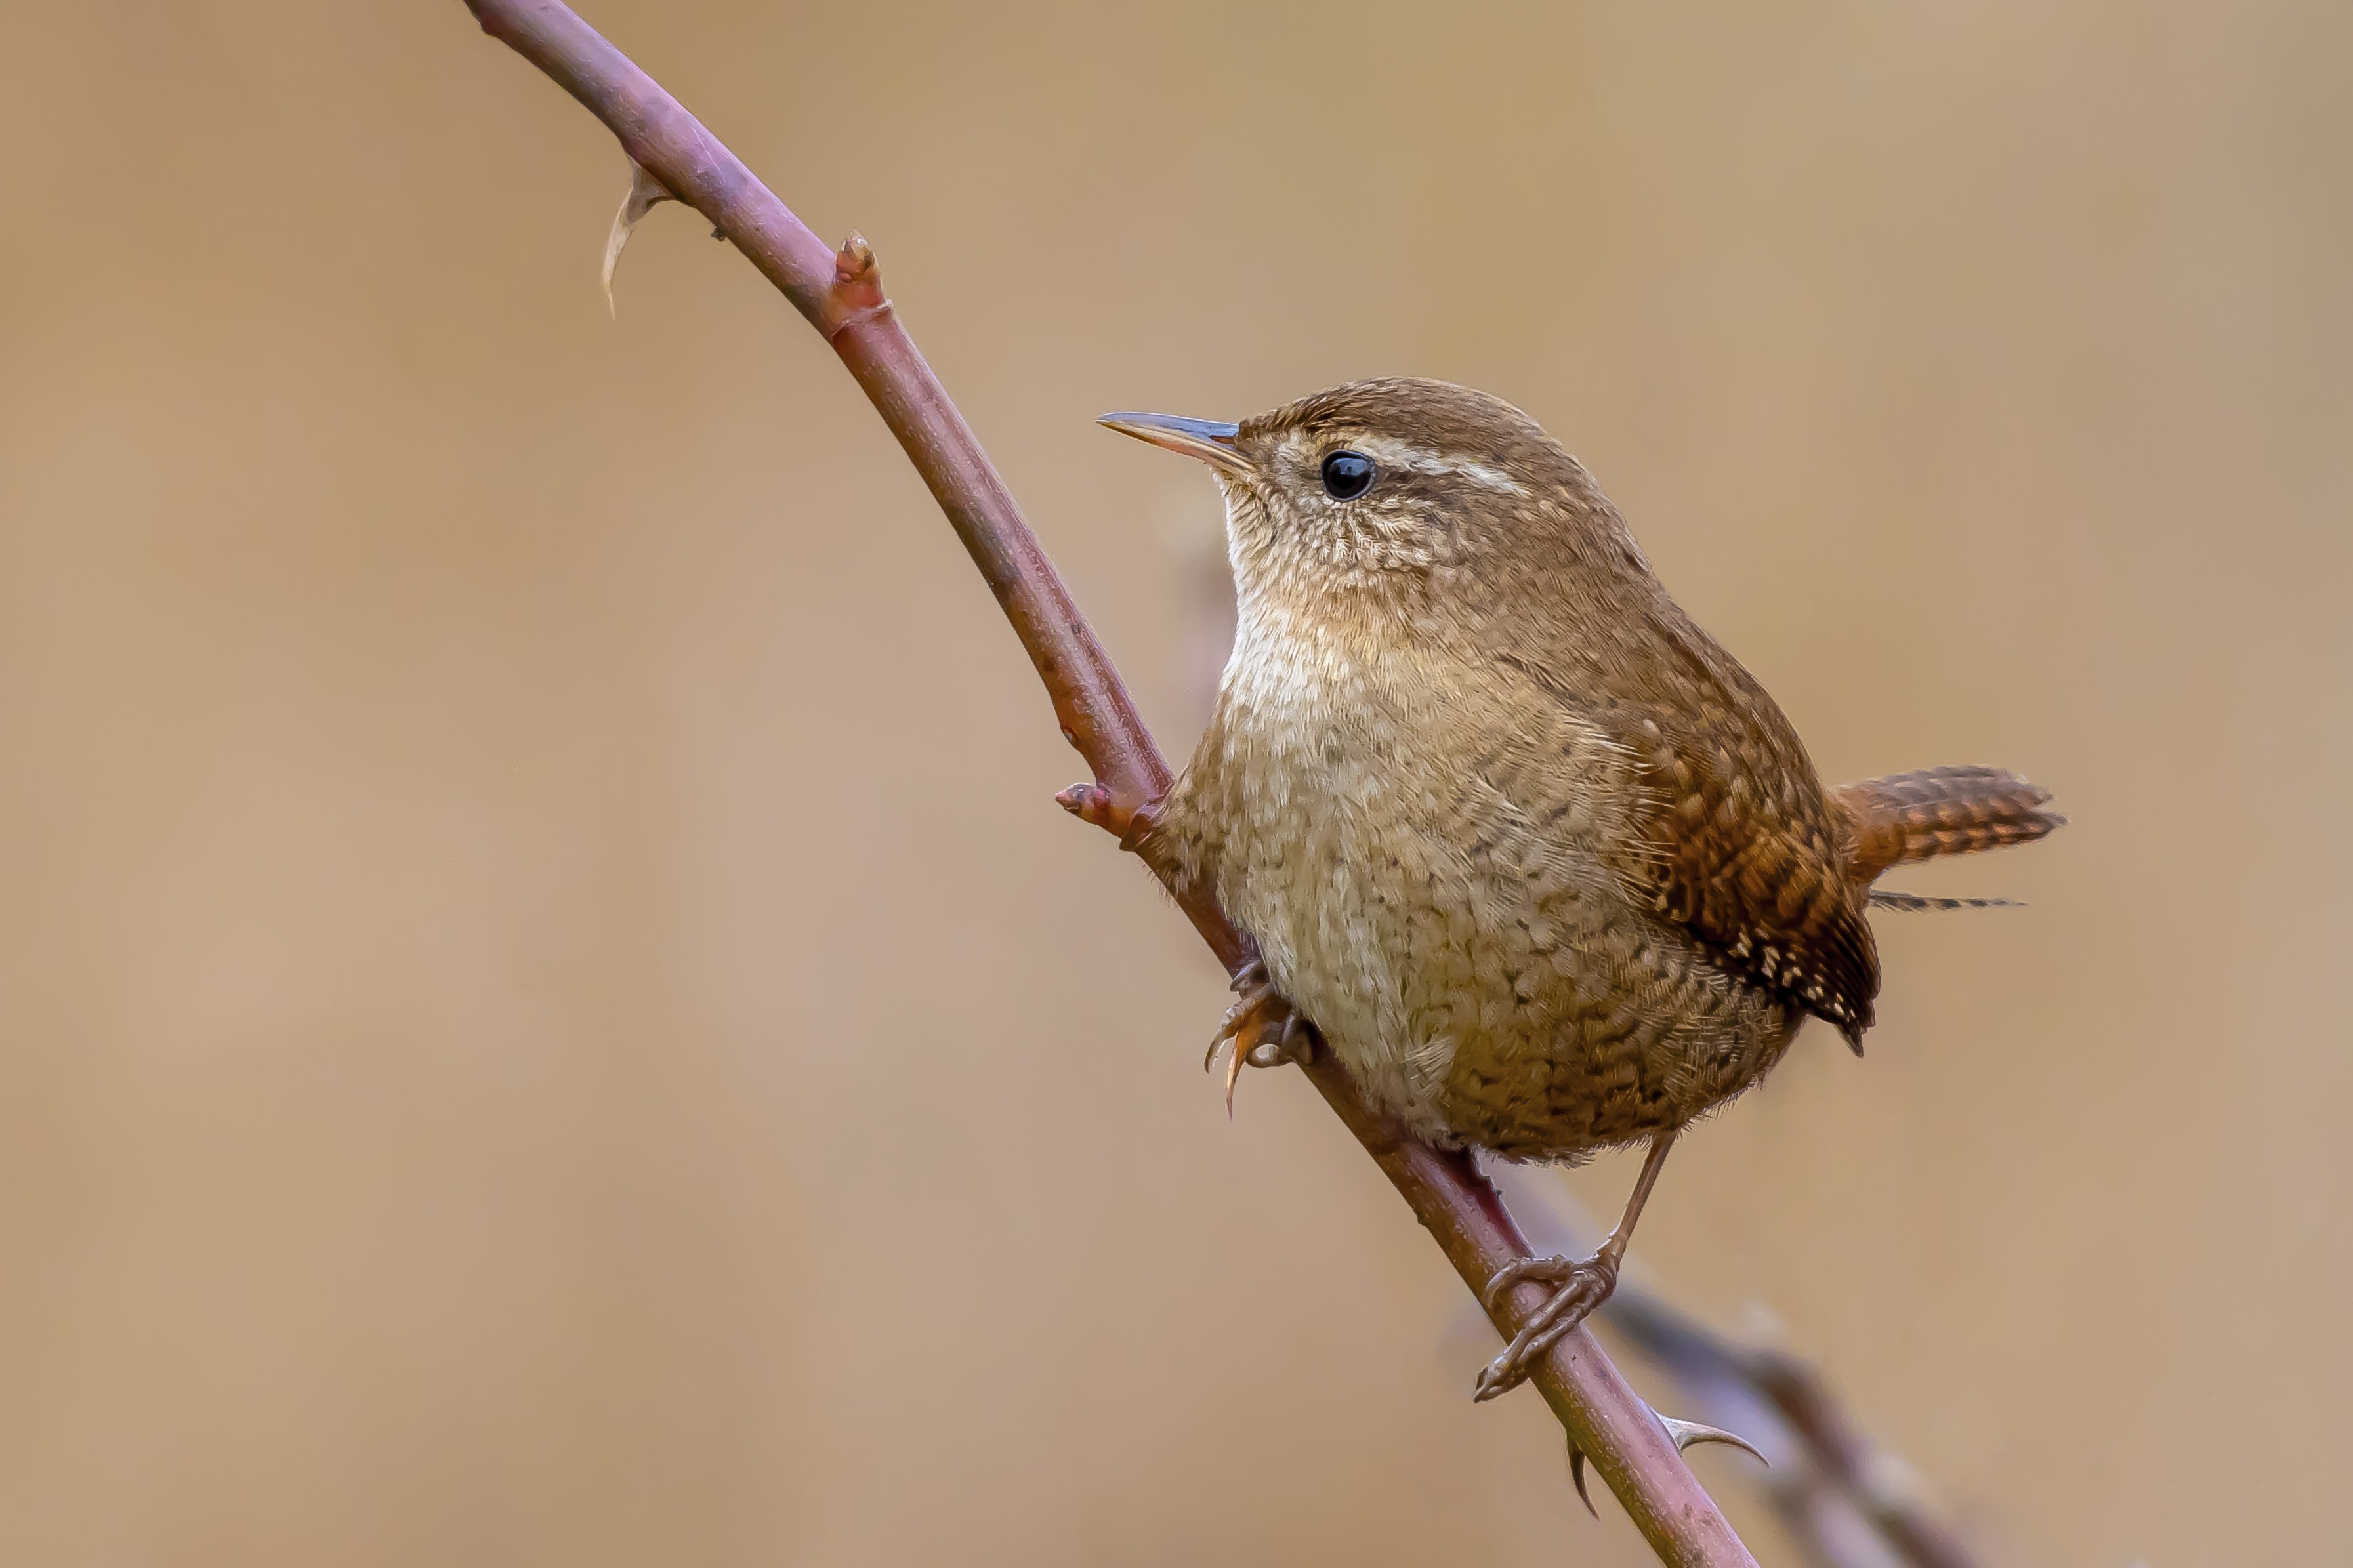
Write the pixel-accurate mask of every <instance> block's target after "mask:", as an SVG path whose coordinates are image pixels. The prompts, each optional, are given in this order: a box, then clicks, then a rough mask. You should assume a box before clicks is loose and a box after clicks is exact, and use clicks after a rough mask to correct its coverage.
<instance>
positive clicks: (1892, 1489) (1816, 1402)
mask: <svg viewBox="0 0 2353 1568" xmlns="http://www.w3.org/2000/svg"><path fill="white" fill-rule="evenodd" d="M1499 1180H1500V1183H1501V1184H1502V1185H1503V1186H1504V1189H1505V1190H1506V1192H1507V1193H1508V1194H1510V1197H1511V1200H1512V1206H1513V1207H1514V1210H1516V1211H1517V1212H1518V1213H1519V1214H1520V1215H1522V1216H1524V1218H1525V1220H1526V1221H1527V1222H1528V1228H1529V1230H1530V1231H1531V1232H1532V1233H1534V1235H1535V1239H1536V1241H1537V1242H1538V1243H1539V1244H1540V1245H1543V1246H1547V1247H1550V1246H1554V1245H1556V1244H1557V1245H1558V1247H1560V1249H1561V1250H1562V1251H1564V1252H1569V1253H1580V1252H1583V1251H1588V1250H1590V1247H1591V1243H1592V1239H1593V1227H1592V1226H1589V1225H1587V1224H1585V1223H1583V1222H1582V1221H1581V1220H1578V1219H1574V1218H1572V1217H1570V1215H1569V1214H1568V1213H1567V1212H1565V1211H1566V1209H1567V1205H1564V1204H1562V1203H1560V1202H1558V1201H1557V1200H1556V1199H1554V1198H1553V1197H1551V1196H1550V1195H1549V1194H1546V1193H1543V1192H1539V1191H1538V1190H1536V1188H1535V1184H1532V1183H1531V1182H1529V1181H1528V1180H1527V1179H1526V1178H1525V1176H1523V1175H1521V1174H1519V1173H1516V1172H1514V1171H1510V1170H1506V1171H1504V1172H1502V1173H1499ZM1595 1315H1596V1317H1597V1318H1598V1319H1599V1321H1600V1322H1601V1325H1602V1327H1603V1328H1604V1329H1605V1330H1607V1331H1609V1333H1610V1334H1611V1335H1613V1336H1615V1337H1616V1338H1617V1339H1619V1340H1620V1341H1622V1342H1624V1343H1626V1344H1627V1345H1629V1346H1630V1347H1631V1348H1632V1349H1633V1350H1634V1351H1635V1352H1638V1353H1639V1354H1641V1356H1642V1357H1643V1358H1644V1359H1646V1360H1648V1361H1650V1362H1651V1363H1654V1364H1656V1365H1657V1366H1658V1367H1659V1368H1660V1370H1661V1371H1662V1372H1664V1373H1667V1374H1668V1376H1670V1377H1672V1379H1673V1380H1674V1384H1675V1390H1676V1394H1677V1395H1678V1397H1679V1403H1680V1405H1681V1407H1682V1409H1681V1413H1682V1414H1683V1415H1688V1416H1690V1417H1691V1418H1692V1419H1694V1420H1697V1421H1703V1422H1705V1423H1707V1424H1708V1425H1709V1426H1722V1427H1725V1428H1726V1429H1727V1430H1729V1431H1734V1432H1737V1433H1739V1434H1740V1435H1741V1436H1743V1437H1746V1438H1747V1439H1748V1440H1749V1441H1750V1442H1751V1443H1753V1444H1755V1445H1756V1447H1757V1450H1758V1451H1759V1452H1760V1453H1762V1454H1763V1455H1764V1456H1765V1458H1767V1460H1768V1461H1769V1465H1768V1467H1767V1468H1761V1469H1759V1470H1758V1472H1757V1477H1758V1484H1759V1486H1760V1487H1761V1488H1762V1489H1763V1490H1764V1492H1765V1495H1766V1497H1767V1500H1769V1501H1770V1502H1771V1504H1772V1506H1773V1510H1774V1512H1775V1513H1777V1514H1778V1516H1779V1517H1780V1520H1781V1524H1782V1527H1783V1528H1784V1529H1785V1530H1787V1531H1788V1533H1789V1536H1790V1538H1791V1540H1793V1541H1794V1542H1797V1544H1798V1545H1799V1548H1800V1549H1801V1550H1802V1551H1804V1552H1805V1553H1806V1554H1807V1558H1808V1560H1809V1561H1810V1563H1813V1564H1814V1568H1977V1559H1976V1557H1975V1556H1974V1555H1973V1554H1972V1553H1971V1552H1969V1551H1968V1548H1967V1547H1965V1546H1964V1545H1963V1544H1962V1543H1961V1540H1960V1537H1959V1535H1958V1534H1957V1532H1956V1531H1954V1529H1953V1527H1952V1526H1951V1525H1950V1524H1949V1523H1947V1521H1945V1520H1944V1519H1943V1518H1942V1517H1940V1516H1939V1515H1938V1514H1937V1512H1936V1510H1935V1508H1934V1507H1932V1506H1931V1505H1930V1503H1929V1501H1928V1500H1927V1498H1926V1495H1925V1493H1924V1489H1923V1488H1922V1487H1921V1485H1920V1483H1919V1481H1918V1480H1917V1479H1915V1476H1914V1474H1913V1472H1912V1470H1911V1469H1910V1468H1909V1467H1907V1466H1906V1465H1905V1464H1904V1463H1903V1461H1902V1460H1900V1459H1898V1458H1895V1457H1894V1455H1892V1454H1890V1453H1888V1452H1887V1451H1886V1450H1884V1449H1883V1448H1880V1447H1876V1446H1874V1445H1873V1443H1872V1442H1871V1441H1870V1439H1869V1438H1867V1437H1865V1436H1863V1434H1862V1430H1861V1428H1859V1427H1858V1426H1856V1425H1855V1423H1854V1421H1853V1419H1852V1417H1851V1416H1850V1415H1848V1414H1847V1412H1846V1409H1845V1407H1844V1406H1843V1405H1841V1403H1840V1401H1839V1398H1838V1395H1837V1394H1836V1393H1835V1392H1834V1391H1833V1390H1832V1389H1831V1385H1830V1384H1829V1383H1828V1382H1827V1381H1826V1380H1825V1379H1824V1378H1823V1377H1822V1375H1821V1373H1820V1371H1818V1370H1817V1369H1816V1368H1814V1367H1813V1366H1812V1365H1810V1364H1809V1363H1806V1362H1804V1361H1802V1360H1800V1359H1799V1358H1798V1357H1796V1356H1793V1355H1790V1354H1789V1353H1788V1352H1784V1351H1780V1350H1776V1349H1772V1348H1768V1347H1763V1346H1756V1345H1747V1344H1742V1343H1740V1342H1737V1341H1736V1340H1732V1339H1729V1338H1727V1337H1725V1335H1723V1334H1720V1333H1718V1332H1716V1331H1715V1330H1714V1329H1711V1328H1709V1327H1708V1326H1707V1325H1706V1324H1705V1323H1703V1322H1701V1321H1699V1320H1698V1319H1697V1318H1694V1317H1693V1316H1692V1315H1691V1314H1690V1313H1688V1312H1686V1311H1684V1310H1683V1309H1682V1308H1680V1307H1677V1306H1676V1305H1674V1304H1673V1303H1672V1302H1671V1301H1669V1300H1667V1299H1666V1298H1665V1297H1664V1296H1662V1295H1661V1294H1659V1293H1658V1292H1657V1291H1656V1290H1653V1289H1649V1288H1647V1287H1646V1286H1644V1285H1643V1284H1642V1283H1641V1281H1639V1280H1637V1279H1631V1278H1628V1279H1621V1280H1620V1282H1619V1286H1618V1289H1617V1290H1616V1292H1615V1293H1614V1294H1612V1295H1611V1296H1610V1298H1609V1300H1608V1301H1606V1302H1604V1303H1603V1304H1602V1306H1601V1308H1600V1310H1599V1311H1598V1312H1597V1313H1596V1314H1595Z"/></svg>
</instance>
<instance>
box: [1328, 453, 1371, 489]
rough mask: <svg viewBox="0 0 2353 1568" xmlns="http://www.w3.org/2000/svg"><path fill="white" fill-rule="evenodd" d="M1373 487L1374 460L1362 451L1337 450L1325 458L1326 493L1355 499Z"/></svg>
mask: <svg viewBox="0 0 2353 1568" xmlns="http://www.w3.org/2000/svg"><path fill="white" fill-rule="evenodd" d="M1372 488H1373V460H1372V459H1371V458H1367V457H1366V456H1365V455H1364V454H1363V453H1362V452H1335V453H1333V454H1332V455H1331V456H1330V457H1328V458H1324V494H1325V495H1328V496H1330V497H1331V498H1332V499H1333V500H1356V498H1357V497H1358V496H1360V495H1363V494H1364V493H1365V492H1366V490H1368V489H1372Z"/></svg>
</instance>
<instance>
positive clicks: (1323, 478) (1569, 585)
mask: <svg viewBox="0 0 2353 1568" xmlns="http://www.w3.org/2000/svg"><path fill="white" fill-rule="evenodd" d="M1100 423H1102V424H1103V425H1106V426H1110V427H1111V428H1112V429H1113V430H1117V431H1119V432H1121V433H1122V434H1124V435H1128V436H1134V437H1136V438H1137V439H1139V440H1144V441H1149V442H1151V443H1152V444H1153V445H1155V446H1157V447H1167V448H1168V449H1169V450H1170V451H1173V452H1182V453H1185V454H1186V455H1187V456H1189V457H1195V458H1200V459H1202V460H1203V461H1204V462H1207V463H1208V465H1209V467H1210V468H1211V470H1212V471H1213V472H1215V473H1216V475H1217V476H1218V483H1219V488H1220V489H1223V490H1224V491H1225V494H1226V531H1227V538H1228V542H1229V547H1230V550H1231V552H1232V556H1233V564H1234V577H1235V584H1236V586H1237V588H1238V589H1239V590H1240V594H1241V595H1242V596H1243V598H1244V599H1245V600H1246V601H1247V600H1250V599H1253V598H1273V599H1276V600H1279V601H1282V602H1286V603H1290V604H1293V605H1296V606H1298V607H1300V608H1312V607H1314V606H1317V605H1326V606H1333V605H1334V601H1335V598H1345V597H1352V596H1356V595H1366V596H1369V597H1372V598H1374V599H1377V600H1385V601H1388V602H1390V603H1392V604H1396V603H1405V604H1413V605H1422V606H1424V607H1426V608H1430V609H1432V610H1437V611H1440V612H1441V613H1442V612H1443V611H1444V610H1446V609H1447V608H1449V607H1450V606H1452V607H1459V608H1462V609H1471V608H1472V607H1473V606H1474V605H1476V606H1478V607H1480V608H1484V609H1488V610H1490V611H1493V610H1498V609H1503V608H1504V607H1505V606H1506V605H1508V604H1509V603H1510V602H1511V601H1512V600H1514V598H1516V597H1518V595H1516V594H1515V593H1514V589H1522V588H1525V589H1527V590H1531V591H1534V592H1535V593H1536V594H1537V595H1539V602H1549V603H1551V604H1553V605H1556V606H1562V607H1566V606H1565V605H1564V603H1563V601H1564V598H1570V599H1573V598H1575V597H1577V595H1576V594H1575V593H1574V591H1573V590H1574V587H1575V586H1576V581H1575V580H1577V579H1579V578H1585V579H1590V578H1592V577H1594V576H1595V575H1596V574H1599V575H1601V576H1604V577H1617V576H1619V575H1620V574H1622V573H1624V572H1625V571H1627V570H1628V569H1629V568H1630V569H1631V570H1632V571H1633V572H1634V573H1636V574H1638V575H1639V576H1641V577H1642V578H1645V579H1647V578H1648V576H1649V569H1648V567H1647V566H1645V565H1644V564H1643V563H1642V559H1641V553H1640V552H1638V551H1636V550H1635V548H1634V544H1633V541H1632V539H1631V538H1630V536H1629V535H1628V533H1627V532H1626V528H1625V525H1624V523H1622V522H1621V521H1619V518H1618V514H1617V513H1616V512H1615V511H1613V510H1611V509H1610V506H1609V501H1608V500H1606V499H1604V498H1603V496H1602V494H1601V491H1600V489H1599V488H1598V487H1596V486H1595V484H1594V483H1593V480H1592V478H1591V477H1590V476H1589V475H1588V474H1587V473H1586V471H1585V469H1584V468H1583V467H1582V466H1581V465H1579V464H1578V462H1577V459H1576V458H1572V457H1570V456H1569V455H1568V453H1567V452H1566V451H1565V450H1563V449H1562V447H1561V446H1560V444H1559V443H1558V442H1556V441H1555V440H1554V439H1553V438H1552V437H1549V436H1547V435H1546V434H1545V433H1544V430H1543V428H1542V426H1538V425H1537V424H1536V422H1535V420H1533V419H1531V418H1529V417H1528V416H1526V415H1525V414H1523V413H1521V412H1520V411H1519V410H1518V409H1516V408H1514V407H1513V406H1512V405H1510V404H1508V403H1505V402H1504V400H1503V399H1501V398H1498V397H1491V396H1489V395H1487V394H1485V393H1483V392H1473V391H1472V390H1471V389H1469V388H1468V387H1461V386H1455V385H1452V384H1449V383H1446V382H1442V381H1420V380H1414V379H1409V378H1402V377H1399V378H1383V379H1380V380H1375V381H1355V382H1350V383H1348V384H1346V385H1344V386H1335V387H1334V388H1332V389H1331V390H1330V391H1328V392H1319V393H1317V394H1315V395H1314V396H1312V397H1304V398H1302V399H1301V400H1300V401H1298V402H1296V403H1293V404H1288V405H1284V406H1283V407H1281V408H1278V409H1275V410H1274V411H1272V412H1271V413H1268V414H1261V415H1257V416H1253V417H1251V418H1249V419H1245V420H1243V421H1242V422H1241V423H1240V424H1239V425H1228V424H1220V423H1217V422H1213V421H1210V420H1206V419H1181V418H1177V417H1176V416H1171V415H1166V414H1106V415H1104V416H1103V418H1102V420H1101V421H1100ZM1334 607H1336V606H1334ZM1555 613H1558V612H1557V610H1556V612H1555Z"/></svg>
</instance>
